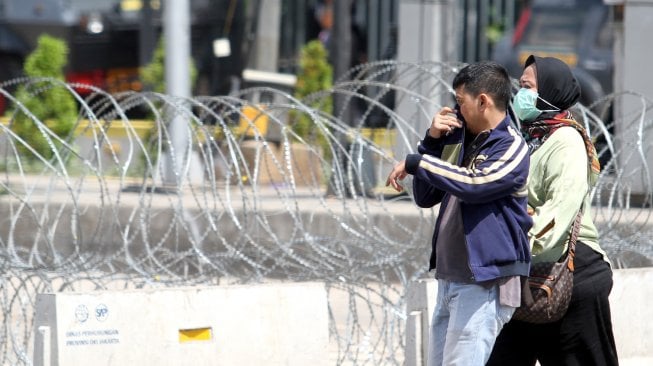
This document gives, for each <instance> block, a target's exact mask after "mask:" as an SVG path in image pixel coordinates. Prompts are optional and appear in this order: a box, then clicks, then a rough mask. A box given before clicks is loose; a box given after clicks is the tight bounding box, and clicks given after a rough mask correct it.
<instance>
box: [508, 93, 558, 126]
mask: <svg viewBox="0 0 653 366" xmlns="http://www.w3.org/2000/svg"><path fill="white" fill-rule="evenodd" d="M538 98H539V96H538V94H537V92H534V91H532V90H531V89H526V88H521V89H519V91H518V92H517V94H515V97H514V98H513V100H512V109H513V110H514V111H515V115H516V116H517V118H519V120H520V121H532V120H534V119H535V118H537V116H539V115H540V114H542V113H543V112H555V111H557V109H548V110H544V111H541V110H539V109H537V107H536V106H537V99H538ZM540 99H541V98H540ZM542 100H543V101H544V102H545V103H546V104H549V105H551V104H550V103H548V102H547V101H546V100H544V99H542ZM552 107H553V106H552Z"/></svg>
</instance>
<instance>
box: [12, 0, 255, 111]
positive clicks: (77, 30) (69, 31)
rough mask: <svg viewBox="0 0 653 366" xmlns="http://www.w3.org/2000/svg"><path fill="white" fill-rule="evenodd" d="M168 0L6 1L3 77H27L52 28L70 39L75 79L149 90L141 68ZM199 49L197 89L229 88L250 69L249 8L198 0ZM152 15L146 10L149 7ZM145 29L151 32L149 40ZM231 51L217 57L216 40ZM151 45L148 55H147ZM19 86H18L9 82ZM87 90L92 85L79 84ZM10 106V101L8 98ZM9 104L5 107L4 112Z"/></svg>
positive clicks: (232, 0)
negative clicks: (246, 50)
mask: <svg viewBox="0 0 653 366" xmlns="http://www.w3.org/2000/svg"><path fill="white" fill-rule="evenodd" d="M163 3H164V0H147V2H145V1H142V0H0V82H4V81H7V80H10V79H13V78H15V77H18V76H21V74H22V71H23V70H22V68H23V62H24V60H25V58H26V57H27V55H28V54H29V53H30V52H31V51H32V50H33V49H34V48H35V46H36V42H37V39H38V37H39V36H40V35H41V34H44V33H47V34H49V35H51V36H54V37H57V38H60V39H62V40H64V41H66V43H67V44H68V48H69V52H70V53H69V57H68V65H67V66H66V70H65V74H66V79H67V81H68V82H76V83H82V84H88V85H93V86H96V87H99V88H101V89H103V90H106V91H108V92H111V93H115V92H120V91H127V90H134V91H140V90H143V88H144V86H143V85H142V83H141V81H140V80H139V67H140V66H143V65H144V64H146V63H147V62H149V59H150V58H151V56H152V51H153V49H154V48H155V47H156V43H157V40H158V38H159V36H160V34H161V32H162V16H163V11H162V9H161V7H162V5H163ZM189 3H190V7H191V14H190V23H191V53H192V57H193V60H194V62H195V65H196V67H197V71H198V82H197V84H196V90H195V91H194V92H195V93H198V94H205V95H206V94H214V95H215V94H226V93H228V92H229V89H230V88H231V86H230V85H229V83H230V81H231V77H232V76H236V77H239V76H240V75H241V73H242V69H243V67H244V62H243V58H244V55H243V52H242V48H243V47H242V46H243V38H244V37H243V33H244V28H245V27H244V23H245V20H246V19H245V12H244V6H243V5H242V3H243V2H242V1H239V0H190V1H189ZM148 4H149V6H148V8H147V10H148V12H147V14H148V15H147V16H144V14H142V11H143V9H144V5H148ZM143 35H149V37H146V38H143ZM220 38H222V39H225V38H228V39H230V40H231V52H230V54H229V55H224V56H223V57H220V58H218V57H216V55H215V54H214V51H213V43H214V41H215V40H216V39H220ZM143 51H145V54H143ZM7 87H8V88H10V89H11V86H10V85H8V86H7ZM78 92H80V93H81V94H82V95H84V94H86V93H88V92H89V91H88V89H79V90H78ZM0 104H3V103H0ZM3 110H4V106H3V105H0V113H1V112H2V111H3Z"/></svg>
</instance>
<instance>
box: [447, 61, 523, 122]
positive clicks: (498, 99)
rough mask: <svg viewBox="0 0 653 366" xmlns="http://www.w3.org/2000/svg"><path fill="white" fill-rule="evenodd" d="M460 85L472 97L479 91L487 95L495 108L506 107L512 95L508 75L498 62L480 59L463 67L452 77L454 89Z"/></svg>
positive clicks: (505, 108)
mask: <svg viewBox="0 0 653 366" xmlns="http://www.w3.org/2000/svg"><path fill="white" fill-rule="evenodd" d="M461 85H462V86H463V88H464V90H465V92H466V93H469V94H471V95H472V96H474V97H476V96H478V95H479V94H481V93H485V94H487V95H489V96H490V98H492V100H493V101H494V104H495V105H496V107H497V109H499V110H501V111H506V110H507V109H508V103H509V102H510V98H511V97H512V93H511V90H512V89H511V84H510V77H509V76H508V72H507V71H506V69H505V68H504V67H503V66H501V65H499V64H498V63H496V62H492V61H481V62H476V63H473V64H469V65H467V66H465V67H463V68H462V70H460V72H458V74H457V75H456V77H454V79H453V88H454V89H456V88H458V87H459V86H461Z"/></svg>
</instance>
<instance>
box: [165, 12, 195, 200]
mask: <svg viewBox="0 0 653 366" xmlns="http://www.w3.org/2000/svg"><path fill="white" fill-rule="evenodd" d="M163 11H164V35H165V49H166V54H165V78H166V93H167V94H168V95H171V96H174V97H179V98H189V97H190V96H191V83H190V59H191V53H190V3H189V0H167V1H166V3H165V6H164V9H163ZM173 50H174V51H173ZM169 108H171V111H170V115H171V116H172V118H171V120H170V121H169V122H168V133H169V134H170V141H171V146H170V147H168V150H167V151H166V152H165V159H164V160H163V164H164V168H163V170H164V172H165V174H164V177H163V179H164V182H165V184H167V185H171V186H175V187H181V185H182V183H183V181H184V180H185V178H190V180H191V181H194V182H199V181H201V179H202V174H203V173H202V167H201V166H200V165H199V158H198V156H197V153H195V152H193V151H192V150H191V140H190V129H189V126H188V123H189V121H188V117H187V116H186V115H184V113H183V112H182V109H183V105H177V106H170V107H169ZM180 192H181V190H180Z"/></svg>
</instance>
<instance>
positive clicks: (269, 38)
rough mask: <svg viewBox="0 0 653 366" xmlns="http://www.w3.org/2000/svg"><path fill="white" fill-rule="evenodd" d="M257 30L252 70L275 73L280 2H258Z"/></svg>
mask: <svg viewBox="0 0 653 366" xmlns="http://www.w3.org/2000/svg"><path fill="white" fill-rule="evenodd" d="M259 3H260V4H261V10H260V11H259V12H258V29H257V32H256V58H255V64H254V69H256V70H261V71H270V72H277V70H278V65H277V60H278V59H279V32H280V27H281V25H280V21H281V1H280V0H265V1H260V2H259Z"/></svg>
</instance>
